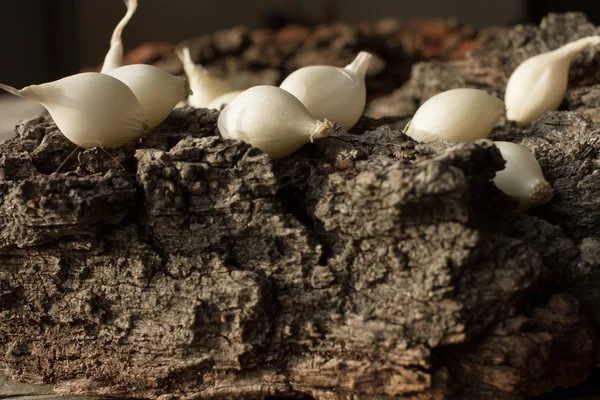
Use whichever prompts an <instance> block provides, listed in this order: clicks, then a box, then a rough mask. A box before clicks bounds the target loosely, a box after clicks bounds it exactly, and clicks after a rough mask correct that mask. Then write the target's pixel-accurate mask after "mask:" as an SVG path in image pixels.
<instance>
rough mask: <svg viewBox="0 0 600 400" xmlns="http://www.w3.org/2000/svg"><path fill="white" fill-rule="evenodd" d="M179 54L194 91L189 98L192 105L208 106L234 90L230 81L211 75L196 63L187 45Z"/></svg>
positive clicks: (196, 106)
mask: <svg viewBox="0 0 600 400" xmlns="http://www.w3.org/2000/svg"><path fill="white" fill-rule="evenodd" d="M177 55H178V56H179V59H180V60H181V63H182V64H183V69H184V71H185V74H186V75H187V78H188V81H189V83H190V88H191V89H192V92H193V94H192V95H191V96H190V97H189V98H188V104H189V105H190V106H192V107H195V108H206V107H207V106H208V105H209V103H210V102H211V101H213V100H215V99H216V98H217V97H219V96H221V95H224V94H226V93H229V92H233V91H234V88H233V87H232V86H231V85H230V84H229V82H227V81H224V80H222V79H219V78H216V77H214V76H211V75H210V74H209V73H208V71H207V70H206V69H205V68H203V67H202V66H200V65H196V64H195V63H194V61H193V60H192V57H191V55H190V50H189V49H188V48H187V47H185V48H183V49H182V50H181V51H180V52H178V53H177Z"/></svg>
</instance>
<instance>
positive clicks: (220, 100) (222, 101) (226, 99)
mask: <svg viewBox="0 0 600 400" xmlns="http://www.w3.org/2000/svg"><path fill="white" fill-rule="evenodd" d="M242 93H244V91H243V90H236V91H233V92H229V93H225V94H223V95H221V96H219V97H217V98H216V99H214V100H213V101H211V102H210V103H208V105H207V106H206V108H208V109H213V110H220V109H221V108H222V107H223V106H226V105H227V104H229V103H230V102H231V101H232V100H233V99H235V98H236V97H237V96H238V95H240V94H242Z"/></svg>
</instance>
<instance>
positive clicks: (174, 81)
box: [106, 64, 191, 128]
mask: <svg viewBox="0 0 600 400" xmlns="http://www.w3.org/2000/svg"><path fill="white" fill-rule="evenodd" d="M106 74H108V75H110V76H113V77H115V78H117V79H118V80H120V81H121V82H123V83H125V84H126V85H127V86H129V88H130V89H131V90H132V91H133V93H134V94H135V96H136V97H137V99H138V100H139V102H140V104H141V105H142V108H143V109H144V113H145V115H146V118H147V119H148V123H149V125H150V128H154V127H155V126H158V125H159V124H160V123H162V122H163V121H164V120H165V119H166V118H167V117H168V116H169V114H170V113H171V111H173V109H174V108H175V106H176V105H177V104H178V103H179V102H180V101H182V100H183V99H185V98H186V96H188V95H189V94H190V93H191V91H190V87H189V85H188V82H187V80H186V79H185V78H182V77H180V76H175V75H171V74H169V73H168V72H166V71H163V70H162V69H160V68H157V67H154V66H152V65H146V64H132V65H126V66H124V67H119V68H116V69H113V70H111V71H108V72H106Z"/></svg>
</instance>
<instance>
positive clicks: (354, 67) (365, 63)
mask: <svg viewBox="0 0 600 400" xmlns="http://www.w3.org/2000/svg"><path fill="white" fill-rule="evenodd" d="M372 59H373V55H372V54H371V53H367V52H366V51H361V52H360V53H358V55H357V56H356V58H355V59H354V61H352V62H351V63H350V64H348V65H347V66H346V68H345V69H347V70H348V71H352V72H354V73H355V74H357V75H360V76H362V77H363V78H364V77H365V76H366V75H367V70H368V69H369V65H371V60H372Z"/></svg>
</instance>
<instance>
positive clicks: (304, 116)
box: [218, 86, 334, 159]
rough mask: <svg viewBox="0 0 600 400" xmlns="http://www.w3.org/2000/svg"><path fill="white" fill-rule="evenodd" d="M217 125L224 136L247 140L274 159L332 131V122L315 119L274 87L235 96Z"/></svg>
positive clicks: (299, 103) (247, 91) (251, 90)
mask: <svg viewBox="0 0 600 400" xmlns="http://www.w3.org/2000/svg"><path fill="white" fill-rule="evenodd" d="M218 126H219V131H220V132H221V136H222V137H223V138H225V139H237V140H241V141H244V142H246V143H249V144H250V145H252V146H253V147H256V148H259V149H260V150H262V151H263V152H265V153H267V154H268V155H269V156H270V157H271V158H273V159H275V158H281V157H285V156H287V155H290V154H292V153H293V152H294V151H296V150H298V149H299V148H300V147H302V146H304V145H305V144H306V143H308V142H312V141H313V140H314V139H321V138H324V137H327V136H329V135H330V134H331V133H332V132H333V130H334V127H333V124H332V123H331V122H329V121H328V120H324V121H322V122H321V121H319V120H317V119H316V118H315V117H313V116H312V115H311V114H310V113H309V112H308V110H307V109H306V107H304V105H303V104H302V103H301V102H300V101H299V100H298V99H297V98H295V97H294V96H293V95H291V94H290V93H288V92H286V91H285V90H283V89H280V88H278V87H276V86H255V87H252V88H250V89H248V90H246V91H244V92H243V93H242V94H240V95H238V96H237V97H236V98H235V99H233V100H232V101H231V102H230V103H229V104H228V105H227V106H226V107H225V108H224V109H223V111H221V115H220V116H219V120H218Z"/></svg>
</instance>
